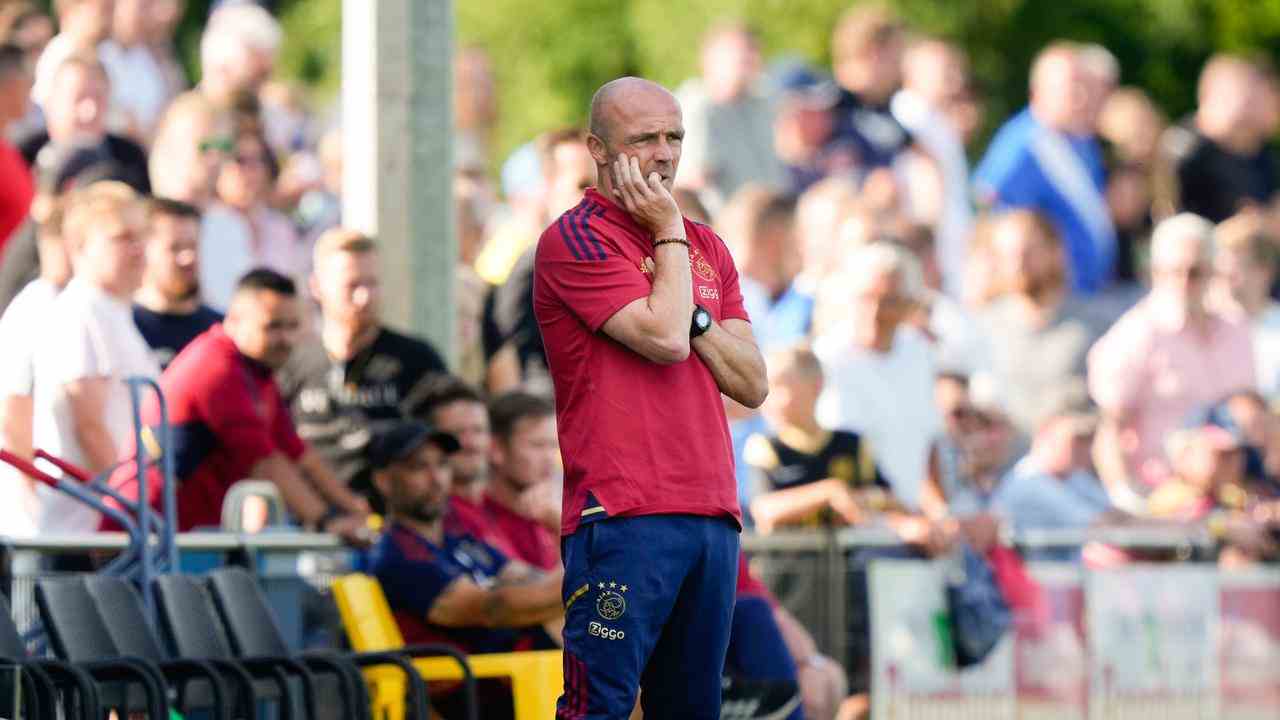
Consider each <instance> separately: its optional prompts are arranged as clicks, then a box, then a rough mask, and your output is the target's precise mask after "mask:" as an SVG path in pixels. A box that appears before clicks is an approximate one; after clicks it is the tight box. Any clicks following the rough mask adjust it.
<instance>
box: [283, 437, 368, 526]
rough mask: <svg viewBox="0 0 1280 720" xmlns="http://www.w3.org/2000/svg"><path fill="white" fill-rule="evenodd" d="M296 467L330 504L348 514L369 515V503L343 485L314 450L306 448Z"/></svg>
mask: <svg viewBox="0 0 1280 720" xmlns="http://www.w3.org/2000/svg"><path fill="white" fill-rule="evenodd" d="M298 467H299V468H301V470H302V472H303V474H304V475H305V476H306V478H307V479H308V480H310V481H311V484H312V485H313V486H314V487H315V489H316V490H317V491H318V492H319V493H320V494H321V495H322V496H324V497H325V498H326V499H327V500H328V501H329V502H330V503H331V504H333V505H337V506H338V507H340V508H342V509H343V510H346V511H347V512H349V513H356V514H365V515H367V514H368V513H369V502H368V501H367V500H365V499H364V498H362V497H360V496H359V495H357V494H355V493H353V492H351V490H350V489H349V488H347V486H346V485H343V484H342V481H341V480H339V479H338V476H337V475H334V474H333V470H332V469H330V468H329V464H328V463H326V462H325V461H324V458H322V457H320V454H319V453H317V452H316V451H315V450H312V449H311V448H307V451H306V452H305V453H303V454H302V457H300V458H298Z"/></svg>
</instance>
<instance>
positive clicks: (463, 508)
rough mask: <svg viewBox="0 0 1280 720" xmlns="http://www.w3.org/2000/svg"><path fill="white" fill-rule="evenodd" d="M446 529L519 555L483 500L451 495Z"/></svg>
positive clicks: (445, 513) (446, 514)
mask: <svg viewBox="0 0 1280 720" xmlns="http://www.w3.org/2000/svg"><path fill="white" fill-rule="evenodd" d="M444 531H445V532H446V533H449V534H451V535H470V536H471V537H473V538H475V539H477V540H480V541H481V542H483V543H485V544H486V545H490V546H492V547H494V548H496V549H497V550H499V551H501V552H502V554H503V555H506V556H507V557H519V553H517V552H516V550H515V548H513V547H511V543H509V542H507V538H506V536H504V535H503V534H502V532H501V531H500V530H499V528H498V527H497V526H496V525H494V523H493V520H492V519H491V518H490V517H489V512H488V510H487V509H485V504H484V501H483V500H481V501H480V502H472V501H471V500H470V499H469V498H467V497H465V496H463V495H457V494H454V495H450V496H449V505H448V507H446V508H445V512H444Z"/></svg>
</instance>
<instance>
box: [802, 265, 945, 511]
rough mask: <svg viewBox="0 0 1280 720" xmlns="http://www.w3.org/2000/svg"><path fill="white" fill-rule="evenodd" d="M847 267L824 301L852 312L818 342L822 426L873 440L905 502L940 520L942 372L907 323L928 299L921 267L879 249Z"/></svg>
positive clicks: (921, 338) (885, 470)
mask: <svg viewBox="0 0 1280 720" xmlns="http://www.w3.org/2000/svg"><path fill="white" fill-rule="evenodd" d="M845 267H846V270H845V272H844V273H842V274H841V275H838V276H837V277H835V278H832V280H831V281H830V282H829V283H828V285H827V287H825V288H824V289H823V291H822V297H821V299H820V302H824V303H835V304H836V305H837V307H849V308H850V310H849V314H848V317H849V320H848V321H846V322H843V323H838V324H836V325H835V326H833V327H832V328H831V329H830V330H829V331H828V332H826V333H825V334H823V335H822V337H820V338H818V340H817V341H816V342H815V343H814V353H815V354H816V355H817V356H818V359H819V360H821V361H822V367H823V371H824V374H825V375H826V378H827V384H826V387H825V389H824V390H823V392H822V395H821V397H819V399H818V406H817V414H818V422H820V423H821V424H822V425H823V427H826V428H828V429H831V430H849V431H852V432H856V433H858V434H859V435H860V436H861V437H863V438H865V439H867V440H868V441H870V443H871V446H872V447H874V448H875V449H876V460H877V465H878V467H879V468H880V470H881V472H882V473H884V475H885V477H886V478H887V479H888V480H889V484H890V485H891V486H892V487H893V492H894V494H895V495H896V496H897V497H898V499H899V500H900V501H901V502H902V503H904V504H905V505H906V506H908V507H910V508H915V509H920V510H924V511H925V512H926V513H928V514H930V515H933V514H938V513H940V512H941V511H942V510H943V508H944V504H943V500H942V493H941V492H940V491H939V489H938V483H937V478H936V473H935V471H934V463H933V461H932V458H933V453H934V443H935V440H936V439H937V438H938V436H939V435H940V433H941V431H942V420H941V418H940V417H939V415H938V410H937V407H936V405H935V404H934V398H933V384H934V378H935V376H936V369H935V367H934V361H933V353H932V350H931V349H930V346H929V342H928V340H927V339H926V338H925V337H924V336H923V335H921V334H920V333H919V332H918V331H916V330H915V329H913V328H911V327H907V326H905V325H904V324H903V323H904V321H905V320H906V319H907V317H908V316H909V315H910V314H911V312H912V311H913V310H914V309H915V306H916V303H918V302H919V299H920V298H921V297H922V294H923V292H924V281H923V279H922V274H921V270H920V265H919V263H918V262H917V261H916V259H915V258H914V257H913V256H912V255H911V254H910V252H908V251H907V250H905V249H903V248H901V247H899V246H897V245H893V244H890V243H886V242H876V243H871V244H869V245H865V246H863V247H861V248H858V249H857V250H856V251H854V252H853V253H851V254H850V256H849V258H848V261H847V263H846V266H845Z"/></svg>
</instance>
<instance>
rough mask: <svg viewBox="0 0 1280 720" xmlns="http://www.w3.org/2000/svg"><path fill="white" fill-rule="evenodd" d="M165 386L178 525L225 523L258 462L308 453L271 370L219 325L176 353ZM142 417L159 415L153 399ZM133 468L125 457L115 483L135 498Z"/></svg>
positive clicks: (155, 493) (155, 473) (156, 493)
mask: <svg viewBox="0 0 1280 720" xmlns="http://www.w3.org/2000/svg"><path fill="white" fill-rule="evenodd" d="M160 387H161V389H163V390H164V396H165V401H166V402H167V403H168V406H169V422H170V424H171V425H172V428H173V448H172V451H173V455H174V466H175V473H174V475H175V477H176V478H177V481H178V528H179V530H181V531H184V532H185V531H187V530H190V529H192V528H195V527H207V526H215V527H216V526H219V525H221V522H222V500H223V497H224V496H225V495H226V494H227V489H228V488H230V487H231V486H232V485H233V484H235V483H236V482H238V481H240V480H243V479H244V478H245V477H247V476H248V475H249V471H250V470H251V469H252V468H253V466H254V465H256V464H257V463H258V462H259V461H260V460H263V459H265V458H267V457H268V456H270V455H271V454H272V453H274V452H281V453H283V454H284V455H285V456H286V457H288V458H289V459H290V460H294V461H296V460H298V459H299V458H301V457H302V454H303V453H304V452H305V451H306V445H304V444H303V442H302V439H301V438H299V437H298V433H297V431H295V429H294V426H293V420H292V418H290V417H289V409H288V407H286V406H285V404H284V401H283V400H282V399H281V397H280V391H279V390H278V389H277V387H276V383H275V380H274V379H272V373H271V370H270V369H269V368H267V367H266V366H264V365H261V364H259V363H257V362H254V361H253V360H250V359H249V358H247V357H245V356H244V355H241V354H240V351H239V350H237V349H236V346H235V343H233V342H232V341H231V338H229V337H227V334H226V333H225V332H224V331H223V330H222V325H221V324H219V325H214V326H213V327H212V328H210V329H209V330H207V331H205V332H204V333H203V334H202V335H200V336H199V337H197V338H196V339H195V340H192V341H191V344H190V345H188V346H187V347H186V348H185V349H183V351H182V352H180V353H178V355H177V357H175V358H174V359H173V362H172V363H170V365H169V367H168V368H167V369H166V370H165V371H164V374H163V375H161V376H160ZM143 421H144V422H145V423H146V424H147V425H148V426H149V427H152V428H154V427H155V426H156V424H157V423H158V421H159V408H158V405H157V404H156V402H155V401H154V398H152V399H151V401H149V402H148V403H147V404H146V405H145V406H144V408H143ZM133 455H134V451H133V448H132V447H130V448H128V456H129V457H133ZM135 472H136V471H135V467H134V464H133V463H132V462H127V463H125V464H124V465H122V466H121V467H120V468H119V469H118V470H117V471H116V473H115V474H114V475H113V476H112V478H111V484H112V486H113V487H115V488H116V489H118V490H120V491H121V492H123V493H124V494H125V495H126V496H128V497H131V498H136V497H137V496H138V488H137V480H136V478H135V476H134V473H135ZM149 478H150V480H149V482H148V495H149V496H150V502H151V505H152V506H153V507H155V508H159V507H160V498H161V494H160V473H159V470H158V469H156V468H152V470H151V472H150V475H149Z"/></svg>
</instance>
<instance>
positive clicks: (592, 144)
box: [587, 133, 609, 167]
mask: <svg viewBox="0 0 1280 720" xmlns="http://www.w3.org/2000/svg"><path fill="white" fill-rule="evenodd" d="M587 152H589V153H591V159H593V160H595V161H596V167H601V166H605V165H608V164H609V146H608V145H607V144H605V141H604V140H602V139H600V137H598V136H597V135H596V134H595V133H588V134H587Z"/></svg>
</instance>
